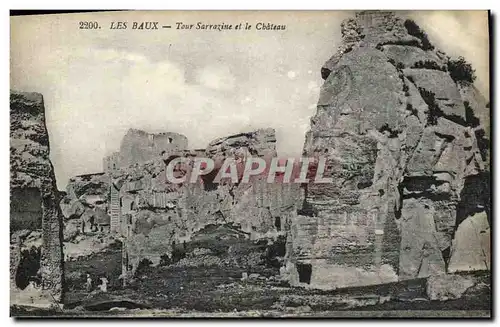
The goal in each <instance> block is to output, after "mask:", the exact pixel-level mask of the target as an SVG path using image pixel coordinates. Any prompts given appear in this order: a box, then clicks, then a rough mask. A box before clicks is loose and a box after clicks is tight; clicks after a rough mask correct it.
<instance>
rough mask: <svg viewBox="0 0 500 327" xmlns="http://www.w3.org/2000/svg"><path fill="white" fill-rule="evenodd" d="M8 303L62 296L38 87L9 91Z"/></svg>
mask: <svg viewBox="0 0 500 327" xmlns="http://www.w3.org/2000/svg"><path fill="white" fill-rule="evenodd" d="M10 167H11V171H10V190H11V204H10V299H11V304H20V305H30V306H50V305H52V304H54V303H57V302H62V292H63V286H62V285H63V264H64V262H63V253H62V238H61V235H62V231H63V230H62V227H63V225H62V215H61V211H60V209H59V194H58V191H57V187H56V181H55V176H54V169H53V167H52V164H51V162H50V159H49V137H48V134H47V128H46V126H45V109H44V104H43V98H42V95H40V94H38V93H20V92H13V91H11V94H10Z"/></svg>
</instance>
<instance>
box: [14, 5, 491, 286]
mask: <svg viewBox="0 0 500 327" xmlns="http://www.w3.org/2000/svg"><path fill="white" fill-rule="evenodd" d="M341 31H342V36H343V42H342V44H341V45H340V46H339V50H338V52H337V53H335V54H334V55H333V56H332V58H331V59H329V60H328V61H327V62H326V63H325V65H324V66H323V67H322V68H321V75H322V77H323V79H324V80H325V81H324V84H323V86H322V88H321V93H320V97H319V100H318V106H317V112H316V114H315V115H314V116H313V117H312V118H311V127H310V130H309V131H308V132H307V134H306V139H305V144H304V150H303V153H304V156H314V155H323V156H326V157H327V158H328V164H329V165H328V167H327V176H331V177H333V183H332V184H328V185H326V184H308V185H297V184H268V183H266V181H265V179H256V180H254V181H253V182H252V183H249V184H232V183H221V184H215V183H212V180H211V179H212V178H213V177H214V176H212V174H209V175H206V176H202V177H201V179H202V181H203V183H195V184H181V185H173V184H169V183H168V182H167V181H166V178H165V167H166V164H167V163H168V162H169V160H171V159H172V158H173V157H176V156H184V157H196V156H206V157H210V158H224V157H228V156H234V155H235V154H243V156H244V157H247V156H259V157H265V156H276V138H275V133H274V130H273V129H261V130H257V131H254V132H248V133H240V134H237V135H232V136H227V137H223V138H219V139H217V140H214V141H212V142H210V144H209V145H208V147H207V148H206V149H198V150H189V149H188V141H187V138H186V137H185V136H183V135H179V134H175V133H163V134H150V133H146V132H143V131H139V130H130V131H129V132H128V133H127V134H126V136H125V137H124V139H123V141H122V144H121V146H120V151H119V152H116V153H114V154H112V155H111V156H109V157H107V158H105V159H104V172H103V173H98V174H89V175H82V176H76V177H74V178H72V179H71V180H70V182H69V183H68V186H67V189H66V194H65V196H64V198H63V199H62V201H61V209H62V214H63V215H64V223H65V229H64V233H63V234H62V233H61V231H60V226H61V225H60V220H59V218H58V217H59V216H58V211H57V208H54V207H53V206H52V204H53V203H54V202H51V201H55V199H56V194H55V188H54V187H55V186H54V184H53V173H52V168H51V166H50V162H49V161H48V148H44V151H46V152H41V153H43V154H44V156H42V158H45V159H44V160H43V161H42V163H43V164H44V166H43V167H45V168H46V170H44V171H43V172H44V174H41V176H43V177H44V179H43V178H42V179H41V181H45V182H46V183H45V184H43V183H42V184H37V183H39V182H35V181H38V180H40V179H39V178H38V179H37V178H33V177H32V173H31V170H29V172H26V173H25V174H24V173H23V172H24V171H25V170H26V169H27V168H24V167H31V166H30V165H23V166H21V165H19V164H16V163H14V164H13V165H12V167H13V174H14V175H16V174H17V175H18V176H19V175H20V176H21V177H16V178H13V181H18V180H20V181H29V183H28V182H25V183H24V184H23V183H19V185H24V186H18V185H17V184H16V183H17V182H13V183H14V184H12V185H11V188H12V190H13V192H20V193H19V194H21V195H20V196H21V197H20V198H23V197H24V198H23V199H26V200H25V201H26V202H25V203H31V202H29V201H32V202H36V201H38V200H37V199H38V198H37V196H38V194H39V193H37V192H38V191H37V190H39V189H41V190H44V192H42V193H41V197H42V199H43V201H42V204H43V205H42V206H41V209H40V210H39V211H37V210H38V209H33V210H35V212H31V211H30V210H31V209H30V210H23V209H22V206H19V208H20V209H17V211H18V212H22V213H20V214H19V215H17V216H13V218H12V219H13V220H17V219H18V218H15V217H24V218H22V219H21V218H19V220H22V221H34V222H36V221H38V222H39V219H38V220H37V219H36V217H38V216H39V215H40V213H41V212H43V219H42V227H43V226H46V227H43V233H44V238H43V240H44V242H45V243H43V244H42V245H41V246H39V247H38V248H40V247H41V248H42V253H43V249H46V248H50V249H53V250H51V251H45V253H46V254H45V257H43V255H42V258H46V259H45V261H43V260H42V267H54V265H55V264H57V265H59V264H61V265H62V263H61V241H63V240H64V242H65V251H66V250H67V249H69V248H70V246H71V243H72V242H75V237H77V235H79V234H81V233H86V231H85V229H84V228H85V227H82V226H90V227H91V229H92V232H97V233H102V234H106V235H108V236H109V237H111V238H112V239H114V240H118V241H119V242H120V243H121V244H122V270H123V274H122V275H123V276H124V283H126V282H127V276H132V275H133V274H134V271H135V270H136V269H137V267H138V266H139V264H140V262H141V261H142V260H144V259H147V260H149V261H150V262H152V264H153V265H157V264H159V263H160V261H161V260H163V259H164V258H165V256H166V257H169V258H171V257H172V256H174V255H175V251H176V249H177V248H178V247H179V246H181V247H182V246H185V244H186V243H189V242H190V241H192V240H193V238H195V237H196V235H197V233H199V232H200V231H202V230H204V229H206V228H207V226H223V227H224V231H225V232H227V233H232V234H237V235H240V236H241V237H244V238H246V239H250V240H262V239H264V240H268V241H269V242H271V243H272V242H276V241H277V240H278V239H279V238H282V239H283V238H284V239H285V240H286V241H285V242H286V246H285V248H286V251H285V253H284V256H283V258H282V261H281V263H282V267H281V269H280V275H281V276H280V278H281V279H282V280H285V281H287V282H289V283H290V284H291V285H295V286H307V287H312V288H322V289H334V288H341V287H348V286H364V285H372V284H380V283H387V282H393V281H399V280H405V279H413V278H418V277H428V276H435V275H437V276H440V275H444V274H447V273H453V272H457V271H471V270H489V269H490V251H489V246H490V227H489V226H490V194H489V189H490V187H489V185H490V184H489V183H490V177H489V157H488V156H489V140H488V139H487V137H488V136H489V130H488V128H485V126H489V122H487V121H486V122H484V124H485V125H483V122H482V121H480V119H478V117H488V114H486V113H487V112H488V111H489V108H488V107H489V105H488V104H487V101H486V100H485V99H484V98H483V97H482V96H481V95H480V93H479V92H478V91H477V89H475V87H474V86H473V85H472V84H471V83H465V82H460V81H454V80H453V79H452V77H451V75H450V71H448V68H447V64H448V61H449V60H450V59H449V58H447V57H446V55H445V54H444V53H443V52H441V51H439V50H436V49H434V47H433V46H432V45H430V44H429V41H428V40H427V39H426V37H425V34H422V33H421V32H420V33H416V32H415V28H412V25H411V24H410V23H408V21H405V20H402V19H400V18H398V17H396V16H395V15H394V13H390V12H359V13H357V14H356V16H355V17H354V18H350V19H347V20H346V21H344V22H343V23H342V26H341ZM17 97H19V99H21V100H16V99H18V98H17ZM13 99H14V100H13ZM28 99H30V97H28V98H25V97H22V96H21V95H16V96H14V98H11V108H12V107H13V105H12V102H13V101H14V108H19V109H21V108H24V109H23V110H24V111H23V110H20V113H19V115H20V116H19V117H23V119H22V120H21V119H18V120H17V121H16V120H14V121H15V122H16V124H17V125H19V126H17V125H16V128H12V126H14V125H12V124H13V123H12V120H11V142H13V141H12V140H14V141H15V140H16V139H17V138H19V137H18V136H17V134H15V133H14V134H13V130H14V131H16V130H22V131H23V133H20V135H21V134H22V135H24V136H23V138H21V140H22V142H27V144H29V146H25V145H24V143H22V144H23V145H22V146H23V147H24V149H25V152H26V151H27V152H28V153H31V152H29V151H32V150H31V149H32V148H31V145H32V144H36V145H37V148H36V149H37V151H39V148H40V147H41V144H45V143H39V142H41V141H40V140H39V139H38V138H39V137H40V135H46V131H45V128H44V126H43V128H41V127H40V126H42V125H39V124H38V125H37V124H33V123H25V122H24V120H25V119H28V120H27V121H28V122H30V121H31V120H30V119H33V118H30V117H31V116H29V117H28V116H27V115H33V109H32V108H33V107H36V108H39V107H37V106H34V105H33V102H32V101H33V100H29V101H28ZM16 101H21V102H20V103H21V104H22V105H21V106H19V105H18V104H17V102H16ZM19 109H17V110H19ZM11 110H12V109H11ZM28 111H29V113H28ZM42 112H43V110H42ZM21 114H22V115H23V116H21ZM35 114H36V112H35ZM25 116H26V118H25ZM36 117H37V119H38V118H39V116H36ZM42 117H43V116H42ZM41 119H42V120H43V118H41ZM24 125H26V126H25V127H23V126H24ZM35 128H41V129H40V132H41V134H40V133H38V132H37V133H27V132H25V130H29V129H35ZM37 131H38V130H37ZM31 138H36V142H35V141H33V140H32V139H31ZM16 142H21V141H16ZM14 148H15V149H19V148H20V147H19V146H14ZM15 149H14V154H12V155H11V161H12V160H13V159H12V157H14V162H15V161H16V160H24V158H25V156H26V155H25V154H22V153H20V154H16V150H15ZM26 149H27V150H26ZM11 151H12V147H11ZM37 153H40V152H37ZM34 161H35V162H38V161H37V158H34ZM47 165H48V166H47ZM49 167H50V168H49ZM35 171H36V172H37V173H38V174H40V173H41V172H40V171H38V170H35ZM30 174H31V175H30ZM25 175H29V176H30V177H31V179H29V178H27V177H23V176H25ZM37 176H39V175H37ZM49 182H50V183H49ZM31 185H39V186H36V187H34V190H33V189H32V188H31V187H32V186H31ZM43 185H45V186H43ZM50 185H52V186H50ZM51 192H52V193H51ZM29 208H37V207H36V206H29ZM50 235H51V236H52V237H53V238H51V237H49V236H50ZM60 235H63V236H62V237H59V236H60ZM49 239H50V240H49ZM101 243H102V242H101ZM11 244H12V243H11ZM17 244H22V242H19V241H18V243H17ZM90 251H92V248H90ZM96 251H97V250H96ZM11 252H12V247H11ZM15 252H16V253H19V250H15ZM67 252H71V251H69V250H68V251H67ZM48 253H50V255H49V256H48V257H47V254H48ZM66 255H68V254H66ZM47 258H48V259H47ZM16 262H17V261H16ZM14 266H15V265H14ZM11 267H12V265H11ZM58 267H62V266H58ZM41 271H42V280H43V278H45V280H47V281H48V280H50V281H54V280H57V281H58V282H59V284H58V283H53V284H52V285H59V288H57V287H56V288H55V290H59V289H60V280H61V276H62V270H59V273H58V274H55V273H49V272H48V271H46V269H42V270H41ZM11 275H12V274H11ZM12 278H14V277H12ZM57 294H59V293H57Z"/></svg>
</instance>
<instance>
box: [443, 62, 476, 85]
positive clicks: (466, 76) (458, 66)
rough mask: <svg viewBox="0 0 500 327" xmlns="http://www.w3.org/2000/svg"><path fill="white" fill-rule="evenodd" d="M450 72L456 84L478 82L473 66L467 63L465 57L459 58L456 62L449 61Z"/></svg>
mask: <svg viewBox="0 0 500 327" xmlns="http://www.w3.org/2000/svg"><path fill="white" fill-rule="evenodd" d="M448 71H449V72H450V76H451V78H452V79H453V80H454V81H455V83H458V82H467V83H473V82H474V81H475V80H476V71H475V70H474V69H472V66H471V64H469V63H468V62H466V61H465V58H464V57H458V59H456V60H453V59H449V60H448Z"/></svg>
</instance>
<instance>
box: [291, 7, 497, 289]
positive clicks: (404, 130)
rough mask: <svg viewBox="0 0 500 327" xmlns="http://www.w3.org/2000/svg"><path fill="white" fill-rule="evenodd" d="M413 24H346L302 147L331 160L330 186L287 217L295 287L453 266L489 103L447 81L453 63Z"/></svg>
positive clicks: (387, 17)
mask: <svg viewBox="0 0 500 327" xmlns="http://www.w3.org/2000/svg"><path fill="white" fill-rule="evenodd" d="M412 26H413V25H412V24H410V23H408V22H407V21H403V20H402V19H400V18H398V17H396V16H395V15H394V13H390V12H359V13H357V14H356V17H355V18H351V19H348V20H347V21H345V22H344V23H343V24H342V35H343V43H342V44H341V45H340V47H339V51H338V53H336V54H335V55H334V56H332V58H331V59H330V60H328V61H327V63H326V64H325V65H324V66H323V68H322V70H321V73H322V76H323V78H324V79H325V82H324V84H323V86H322V88H321V93H320V98H319V101H318V108H317V113H316V115H315V116H314V117H313V118H312V119H311V128H310V130H309V132H308V133H307V134H306V141H305V145H304V154H305V155H307V156H318V155H321V156H326V157H327V158H328V163H329V165H328V167H327V173H326V175H327V176H331V177H332V178H333V184H329V185H325V184H310V185H308V186H307V189H306V192H305V198H304V201H303V205H302V208H301V209H299V211H298V213H299V215H298V216H297V217H294V218H293V219H292V221H291V224H290V229H289V230H288V237H287V244H288V246H287V259H288V263H287V269H286V272H285V274H286V275H287V276H288V278H289V280H290V281H291V282H292V283H293V284H301V285H304V284H310V285H311V286H313V287H322V288H335V287H345V286H353V285H367V284H375V283H384V282H390V281H394V280H397V279H407V278H416V277H427V276H430V275H436V274H444V273H446V271H447V265H448V263H449V252H450V247H451V242H452V239H453V237H454V236H455V229H456V218H457V210H461V209H460V208H462V207H463V205H462V204H461V202H460V198H461V194H462V189H463V188H464V184H465V183H466V180H467V179H469V178H470V177H471V176H476V175H480V174H483V173H484V172H485V171H486V170H487V169H488V168H487V165H485V154H484V153H483V154H482V153H481V149H483V152H487V149H486V150H484V149H485V148H487V146H486V147H485V146H482V147H481V145H480V144H481V143H479V144H478V136H477V135H478V132H477V131H478V130H480V129H481V127H479V126H480V123H479V120H478V118H477V116H478V115H479V114H478V113H477V112H475V110H476V111H478V110H482V109H481V108H479V107H481V106H484V104H483V102H484V101H483V102H481V101H480V100H477V101H474V100H472V99H470V97H474V94H476V93H475V92H472V91H470V90H471V89H470V87H468V88H467V87H465V86H464V85H463V84H460V85H457V84H456V83H455V82H454V81H453V80H452V79H451V77H450V75H449V73H448V72H447V60H448V59H447V58H446V56H445V55H444V54H443V53H442V52H440V51H438V50H435V49H434V47H433V46H432V45H430V43H429V41H428V40H427V39H426V38H425V37H422V35H420V34H418V33H415V29H414V27H412ZM466 89H467V90H468V91H466ZM472 90H473V91H474V89H472ZM476 91H477V90H476ZM465 98H467V99H465ZM464 101H468V103H465V104H464ZM483 134H484V133H483ZM476 186H477V187H478V188H481V189H483V188H484V187H485V185H484V183H483V184H481V183H479V184H477V185H476ZM477 201H478V203H477V205H478V206H487V204H485V203H484V202H488V201H489V199H488V200H486V199H484V198H483V199H478V200H477ZM479 202H480V203H479ZM459 215H460V214H459ZM457 236H458V234H457ZM345 276H349V278H345Z"/></svg>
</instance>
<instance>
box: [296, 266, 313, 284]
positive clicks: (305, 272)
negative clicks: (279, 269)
mask: <svg viewBox="0 0 500 327" xmlns="http://www.w3.org/2000/svg"><path fill="white" fill-rule="evenodd" d="M297 272H298V273H299V282H301V283H307V284H310V283H311V274H312V266H311V265H310V264H303V263H298V264H297Z"/></svg>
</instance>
